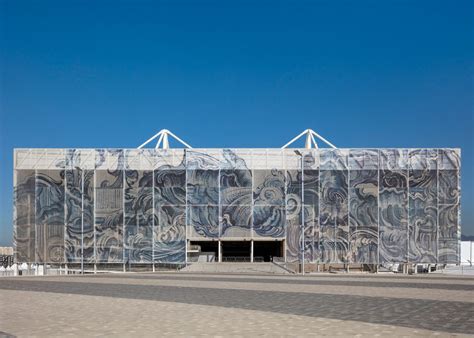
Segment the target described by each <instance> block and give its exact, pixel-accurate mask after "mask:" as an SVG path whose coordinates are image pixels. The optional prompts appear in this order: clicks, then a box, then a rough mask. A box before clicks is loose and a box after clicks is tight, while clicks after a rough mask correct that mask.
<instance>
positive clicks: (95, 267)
mask: <svg viewBox="0 0 474 338" xmlns="http://www.w3.org/2000/svg"><path fill="white" fill-rule="evenodd" d="M95 274H97V264H96V263H94V275H95Z"/></svg>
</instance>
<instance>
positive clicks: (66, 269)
mask: <svg viewBox="0 0 474 338" xmlns="http://www.w3.org/2000/svg"><path fill="white" fill-rule="evenodd" d="M64 274H65V275H68V274H69V269H68V266H67V263H66V264H65V265H64Z"/></svg>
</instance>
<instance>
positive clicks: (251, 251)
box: [250, 239, 253, 263]
mask: <svg viewBox="0 0 474 338" xmlns="http://www.w3.org/2000/svg"><path fill="white" fill-rule="evenodd" d="M250 262H251V263H253V239H252V240H251V241H250Z"/></svg>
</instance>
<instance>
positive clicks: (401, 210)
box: [379, 169, 408, 263]
mask: <svg viewBox="0 0 474 338" xmlns="http://www.w3.org/2000/svg"><path fill="white" fill-rule="evenodd" d="M379 175H380V177H379V262H380V263H404V262H407V259H408V175H407V171H406V170H405V171H402V170H397V171H394V170H390V169H381V170H380V172H379Z"/></svg>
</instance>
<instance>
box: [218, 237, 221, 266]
mask: <svg viewBox="0 0 474 338" xmlns="http://www.w3.org/2000/svg"><path fill="white" fill-rule="evenodd" d="M217 261H218V262H219V263H221V262H222V243H221V241H219V242H217Z"/></svg>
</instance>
